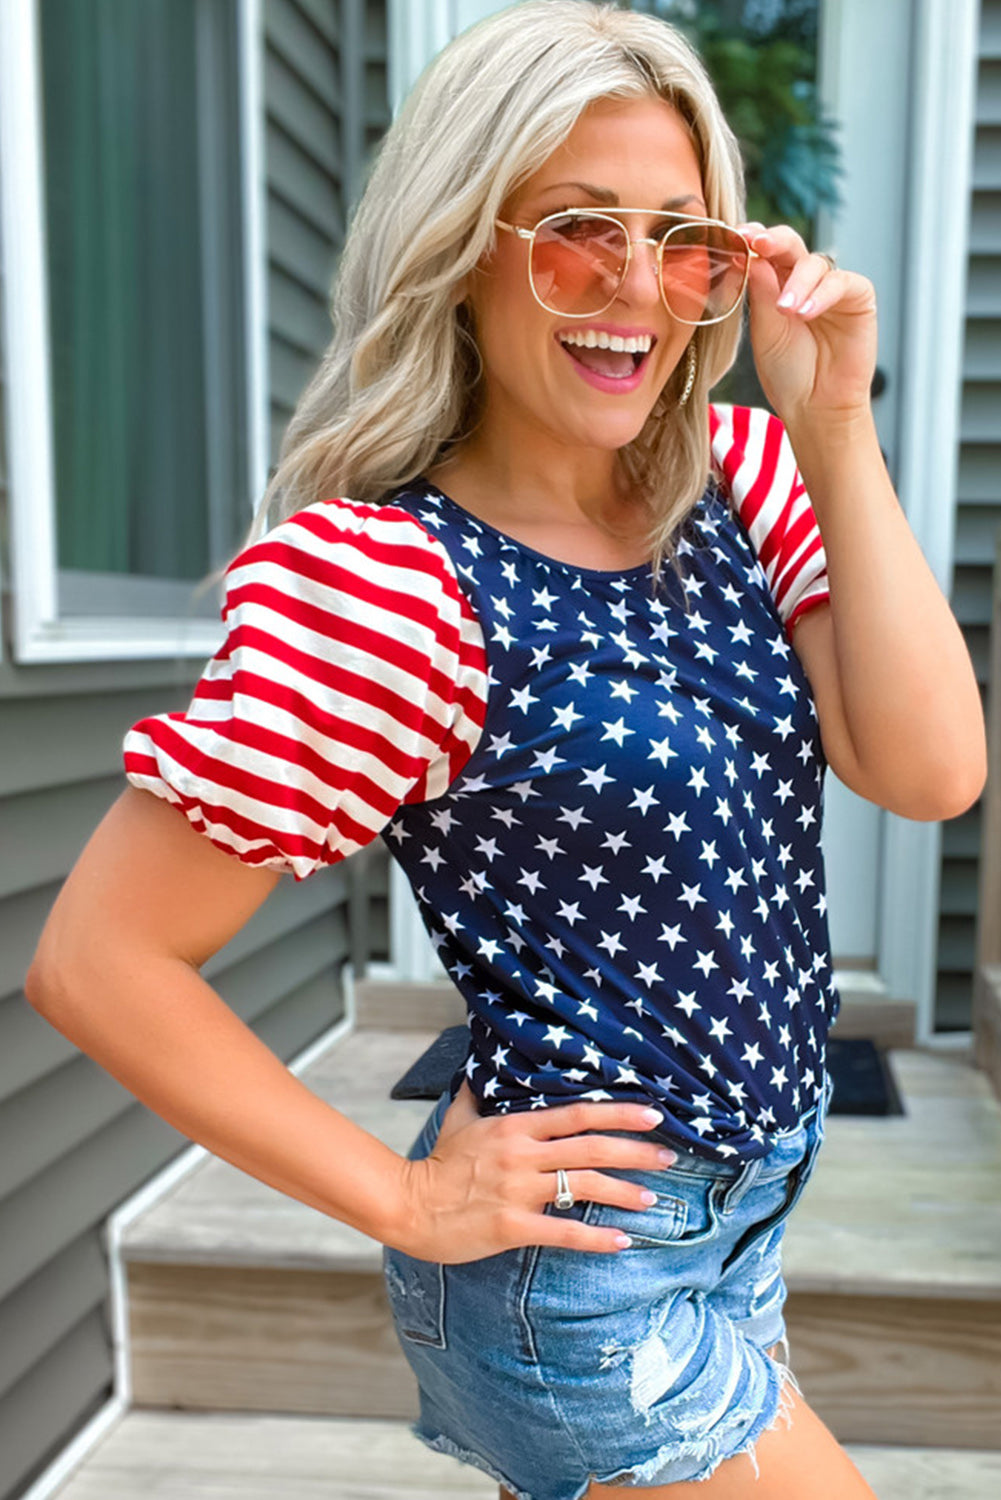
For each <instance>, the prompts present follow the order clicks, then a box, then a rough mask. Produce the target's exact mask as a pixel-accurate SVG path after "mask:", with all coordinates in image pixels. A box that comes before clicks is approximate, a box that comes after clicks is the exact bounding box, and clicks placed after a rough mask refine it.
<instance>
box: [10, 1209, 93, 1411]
mask: <svg viewBox="0 0 1001 1500" xmlns="http://www.w3.org/2000/svg"><path fill="white" fill-rule="evenodd" d="M107 1295H108V1268H107V1262H106V1259H105V1253H104V1247H103V1245H102V1244H101V1238H100V1233H99V1231H98V1230H96V1229H94V1230H90V1231H88V1232H87V1233H86V1234H82V1235H81V1236H80V1238H79V1239H78V1240H74V1241H73V1243H72V1244H70V1245H67V1246H66V1249H65V1250H63V1251H62V1253H61V1254H60V1255H57V1256H55V1257H54V1258H53V1259H52V1260H49V1261H47V1262H46V1263H45V1265H43V1266H42V1267H41V1268H40V1269H39V1270H38V1271H37V1272H36V1274H35V1275H34V1276H31V1277H29V1279H28V1280H27V1281H26V1282H24V1283H23V1284H22V1285H21V1286H20V1287H19V1288H18V1292H17V1295H16V1296H15V1297H8V1298H7V1300H6V1301H5V1302H0V1398H2V1397H3V1396H4V1395H5V1394H6V1392H7V1391H9V1390H10V1389H11V1387H12V1386H13V1385H14V1383H15V1381H17V1380H20V1379H21V1378H22V1377H23V1376H24V1375H25V1374H27V1372H28V1370H30V1369H31V1367H32V1366H33V1365H36V1364H38V1362H39V1360H41V1359H42V1358H44V1356H45V1355H46V1354H48V1353H49V1351H50V1350H52V1349H54V1348H55V1347H56V1345H57V1344H58V1343H59V1341H60V1340H61V1339H64V1338H66V1337H67V1335H68V1334H69V1333H70V1331H71V1330H72V1329H73V1328H74V1327H75V1326H76V1324H78V1323H79V1322H80V1321H81V1319H83V1318H85V1317H88V1316H90V1315H91V1314H92V1313H93V1312H94V1311H95V1310H97V1309H100V1308H101V1307H102V1306H103V1305H104V1302H105V1299H106V1297H107Z"/></svg>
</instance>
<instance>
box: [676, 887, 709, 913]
mask: <svg viewBox="0 0 1001 1500" xmlns="http://www.w3.org/2000/svg"><path fill="white" fill-rule="evenodd" d="M681 899H682V901H687V903H688V909H689V911H694V910H695V908H696V906H698V905H699V903H700V902H704V901H705V899H706V898H705V896H703V894H702V886H701V885H685V883H684V881H682V883H681Z"/></svg>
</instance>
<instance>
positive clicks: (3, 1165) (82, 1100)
mask: <svg viewBox="0 0 1001 1500" xmlns="http://www.w3.org/2000/svg"><path fill="white" fill-rule="evenodd" d="M134 1102H135V1101H134V1098H133V1095H132V1094H130V1093H129V1091H128V1089H126V1088H124V1087H123V1086H122V1084H120V1083H119V1082H118V1080H117V1079H116V1078H113V1077H112V1076H111V1074H110V1073H108V1072H106V1071H105V1069H104V1068H102V1067H99V1066H98V1064H97V1063H95V1062H94V1061H93V1059H92V1058H90V1057H86V1056H84V1054H83V1053H82V1052H80V1051H78V1050H76V1049H74V1055H73V1056H72V1057H71V1058H70V1060H69V1061H68V1062H67V1063H65V1064H64V1066H63V1067H61V1068H57V1069H56V1071H55V1072H54V1073H48V1074H46V1076H45V1077H44V1078H40V1079H38V1081H37V1082H35V1083H33V1084H31V1085H30V1086H29V1087H28V1088H23V1089H20V1090H19V1091H18V1093H16V1094H14V1095H12V1096H11V1097H10V1098H9V1099H6V1100H5V1101H4V1102H3V1103H2V1104H0V1140H2V1141H3V1143H4V1149H3V1154H2V1156H0V1201H2V1200H3V1199H4V1198H9V1197H10V1196H11V1194H12V1193H15V1192H16V1191H17V1189H18V1188H20V1187H23V1185H24V1184H25V1183H26V1182H27V1181H28V1180H29V1179H30V1178H32V1177H34V1176H37V1175H38V1174H39V1173H41V1172H44V1171H46V1170H47V1169H48V1168H49V1167H50V1166H51V1165H52V1163H53V1162H54V1161H58V1159H59V1158H60V1157H61V1156H62V1155H64V1153H65V1152H66V1151H67V1150H70V1149H72V1147H73V1146H74V1145H75V1144H77V1143H78V1142H79V1141H81V1140H83V1139H84V1137H85V1136H88V1135H93V1134H94V1133H95V1132H96V1131H98V1130H103V1129H104V1128H105V1127H106V1126H107V1125H108V1124H109V1123H110V1122H111V1121H112V1120H114V1119H116V1118H117V1116H119V1115H120V1114H122V1113H123V1111H124V1110H127V1109H130V1108H131V1107H132V1104H133V1103H134Z"/></svg>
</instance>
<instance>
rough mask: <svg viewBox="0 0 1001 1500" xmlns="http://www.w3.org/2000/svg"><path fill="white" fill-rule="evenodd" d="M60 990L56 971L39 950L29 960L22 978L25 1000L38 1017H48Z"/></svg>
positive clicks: (54, 1008) (57, 999)
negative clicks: (29, 962) (27, 967)
mask: <svg viewBox="0 0 1001 1500" xmlns="http://www.w3.org/2000/svg"><path fill="white" fill-rule="evenodd" d="M61 990H62V985H61V984H60V982H59V978H58V973H57V971H56V969H55V968H54V966H53V965H52V964H51V963H50V962H49V961H48V960H47V959H46V958H45V956H44V955H43V954H42V953H41V950H39V952H37V953H36V954H35V956H34V958H33V959H32V960H31V965H30V967H29V969H28V972H27V974H26V975H25V976H24V994H25V999H26V1000H27V1002H28V1004H29V1005H30V1006H31V1008H32V1010H37V1011H38V1013H39V1015H41V1016H45V1017H48V1016H50V1015H52V1014H53V1013H54V1011H55V1010H56V1008H57V1005H58V1001H59V995H60V992H61Z"/></svg>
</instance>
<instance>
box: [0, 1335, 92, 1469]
mask: <svg viewBox="0 0 1001 1500" xmlns="http://www.w3.org/2000/svg"><path fill="white" fill-rule="evenodd" d="M113 1375H114V1371H113V1365H112V1357H111V1351H110V1348H109V1345H108V1339H107V1333H106V1329H105V1325H104V1320H103V1319H102V1318H101V1316H100V1315H99V1314H98V1313H92V1314H91V1316H90V1317H88V1318H85V1319H83V1320H82V1321H81V1322H80V1323H78V1324H77V1325H76V1327H75V1328H73V1329H72V1330H71V1332H70V1333H69V1334H67V1336H66V1338H65V1339H63V1340H61V1341H60V1343H59V1344H58V1346H57V1347H56V1348H54V1349H52V1350H51V1351H50V1352H49V1354H48V1355H47V1356H46V1357H45V1358H44V1359H42V1360H40V1361H39V1363H38V1364H37V1365H35V1366H34V1367H33V1368H32V1369H31V1370H29V1371H28V1373H27V1374H26V1375H25V1377H24V1378H23V1379H22V1380H20V1381H18V1383H17V1385H16V1386H14V1388H13V1390H11V1391H8V1393H7V1395H6V1396H5V1397H4V1398H3V1400H2V1401H0V1455H2V1461H3V1470H2V1474H3V1483H4V1485H5V1486H6V1493H8V1494H12V1493H16V1492H17V1490H18V1489H19V1488H20V1487H21V1486H22V1483H25V1482H27V1480H28V1479H29V1477H33V1476H34V1475H35V1474H36V1473H37V1472H38V1470H40V1469H41V1468H43V1467H45V1466H46V1464H47V1462H48V1461H51V1459H53V1458H54V1457H55V1456H56V1455H57V1454H58V1453H59V1451H60V1450H61V1449H62V1448H63V1447H64V1446H65V1444H66V1443H67V1442H68V1441H69V1439H70V1437H71V1436H72V1435H73V1433H74V1432H76V1431H77V1430H78V1429H79V1428H80V1427H82V1426H84V1424H85V1423H86V1422H87V1421H88V1420H89V1419H90V1418H91V1417H92V1416H93V1415H94V1413H95V1412H96V1411H98V1410H99V1409H100V1408H101V1407H102V1406H104V1405H105V1403H106V1402H107V1401H108V1400H109V1399H110V1397H111V1393H112V1380H113Z"/></svg>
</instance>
